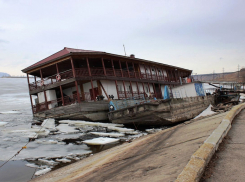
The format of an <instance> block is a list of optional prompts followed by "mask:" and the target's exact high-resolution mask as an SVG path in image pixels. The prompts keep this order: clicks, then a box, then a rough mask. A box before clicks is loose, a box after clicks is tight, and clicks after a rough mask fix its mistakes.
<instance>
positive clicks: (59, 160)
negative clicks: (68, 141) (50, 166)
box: [56, 158, 71, 163]
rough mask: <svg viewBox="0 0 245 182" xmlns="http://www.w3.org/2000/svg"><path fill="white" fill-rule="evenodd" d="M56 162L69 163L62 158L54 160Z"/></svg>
mask: <svg viewBox="0 0 245 182" xmlns="http://www.w3.org/2000/svg"><path fill="white" fill-rule="evenodd" d="M56 161H57V162H63V163H69V162H71V160H69V159H66V158H62V159H56Z"/></svg>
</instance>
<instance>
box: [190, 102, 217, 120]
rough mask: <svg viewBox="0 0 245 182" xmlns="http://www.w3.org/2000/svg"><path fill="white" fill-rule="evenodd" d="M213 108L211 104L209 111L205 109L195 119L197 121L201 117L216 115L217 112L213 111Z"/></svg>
mask: <svg viewBox="0 0 245 182" xmlns="http://www.w3.org/2000/svg"><path fill="white" fill-rule="evenodd" d="M211 107H212V105H211V104H210V105H209V106H208V108H207V109H205V110H204V111H203V112H202V113H201V114H199V115H198V116H196V117H195V118H194V119H197V118H199V117H201V116H208V115H212V114H215V113H216V112H214V111H212V110H211Z"/></svg>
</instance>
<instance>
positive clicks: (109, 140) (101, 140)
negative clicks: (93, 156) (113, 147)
mask: <svg viewBox="0 0 245 182" xmlns="http://www.w3.org/2000/svg"><path fill="white" fill-rule="evenodd" d="M118 141H119V139H115V138H103V137H100V138H94V139H91V140H85V141H83V143H86V144H88V145H106V144H110V143H116V142H118Z"/></svg>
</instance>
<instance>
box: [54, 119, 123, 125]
mask: <svg viewBox="0 0 245 182" xmlns="http://www.w3.org/2000/svg"><path fill="white" fill-rule="evenodd" d="M59 123H67V124H70V125H80V126H100V127H108V126H118V127H123V126H124V125H123V124H113V123H100V122H88V121H79V120H77V121H71V120H61V121H59Z"/></svg>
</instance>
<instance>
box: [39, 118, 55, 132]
mask: <svg viewBox="0 0 245 182" xmlns="http://www.w3.org/2000/svg"><path fill="white" fill-rule="evenodd" d="M41 126H42V127H44V128H47V129H49V130H53V131H56V130H57V129H56V128H55V120H54V119H50V118H49V119H45V120H44V121H43V123H42V125H41Z"/></svg>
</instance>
